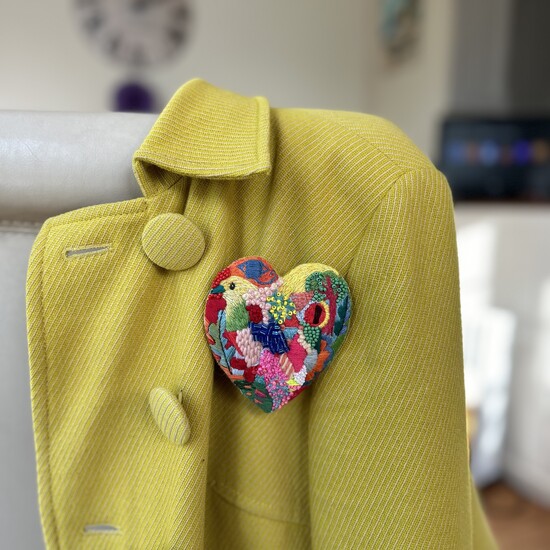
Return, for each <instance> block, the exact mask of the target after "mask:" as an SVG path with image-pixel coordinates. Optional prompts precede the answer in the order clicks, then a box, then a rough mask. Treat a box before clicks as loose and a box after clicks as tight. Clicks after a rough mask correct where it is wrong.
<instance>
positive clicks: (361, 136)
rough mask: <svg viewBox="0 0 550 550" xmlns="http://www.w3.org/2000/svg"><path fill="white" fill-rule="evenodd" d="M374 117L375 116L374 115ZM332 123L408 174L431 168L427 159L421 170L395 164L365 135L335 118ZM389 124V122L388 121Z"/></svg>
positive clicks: (393, 160)
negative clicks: (353, 135) (359, 139)
mask: <svg viewBox="0 0 550 550" xmlns="http://www.w3.org/2000/svg"><path fill="white" fill-rule="evenodd" d="M374 116H376V115H374ZM378 118H382V117H378ZM331 120H332V122H333V123H334V124H337V125H338V126H340V127H341V128H344V130H346V131H347V132H351V133H353V134H355V135H356V136H357V137H359V138H361V139H362V140H364V141H365V142H366V143H368V144H369V145H370V147H371V148H372V149H374V150H376V151H378V152H379V153H380V154H381V155H383V156H384V157H386V158H387V159H388V160H389V161H390V162H391V163H392V164H393V165H394V166H395V167H396V168H401V169H404V170H405V171H406V172H409V171H413V170H426V169H430V168H431V166H430V164H429V162H430V161H429V159H428V160H427V162H426V166H424V167H422V168H411V167H405V166H402V165H401V164H399V163H397V162H396V161H395V159H392V158H391V157H390V156H388V154H387V153H386V152H385V151H383V150H382V149H380V147H379V146H378V145H376V144H375V143H374V142H372V141H371V140H370V139H369V138H368V137H366V136H365V135H363V134H362V133H360V132H358V131H357V130H356V129H353V128H348V127H347V126H346V125H345V124H343V123H342V122H340V121H339V120H338V119H336V118H333V119H331ZM390 122H391V121H390Z"/></svg>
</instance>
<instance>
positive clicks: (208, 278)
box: [27, 78, 495, 550]
mask: <svg viewBox="0 0 550 550" xmlns="http://www.w3.org/2000/svg"><path fill="white" fill-rule="evenodd" d="M133 167H134V172H135V174H136V178H137V180H138V183H139V185H140V187H141V189H142V191H143V197H139V198H137V199H133V200H128V201H122V202H117V203H111V204H99V205H94V206H90V207H86V208H81V209H78V210H74V211H71V212H67V213H64V214H61V215H59V216H55V217H52V218H49V219H48V220H46V222H45V223H44V225H43V226H42V228H41V230H40V232H39V234H38V236H37V238H36V241H35V243H34V245H33V249H32V252H31V257H30V260H29V267H28V278H27V328H28V340H29V357H30V376H31V392H32V408H33V422H34V430H35V445H36V454H37V463H38V484H39V499H40V512H41V519H42V525H43V531H44V535H45V540H46V543H47V546H48V548H49V549H56V548H62V549H70V550H72V549H76V548H90V549H92V548H93V549H96V548H97V549H100V548H102V549H103V548H105V549H111V548H112V549H118V548H124V549H127V548H132V549H136V548H139V549H141V548H143V549H152V548H184V549H195V548H196V549H200V548H207V549H239V550H241V549H244V550H246V549H256V548H257V549H262V550H263V549H282V548H284V549H285V550H290V549H309V548H312V549H330V550H332V549H340V548H342V549H347V548H357V549H386V548H387V549H412V548H419V549H420V548H422V549H426V548H434V549H447V548H449V549H472V548H475V549H489V548H494V547H495V546H494V542H493V539H492V537H491V534H490V532H489V530H488V528H487V524H486V521H485V518H484V515H483V512H482V510H481V508H480V504H479V501H478V499H477V494H476V492H475V488H474V487H473V485H472V482H471V476H470V472H469V468H468V451H467V440H466V427H465V404H464V384H463V363H462V361H463V359H462V341H461V321H460V303H459V281H458V266H457V250H456V236H455V226H454V217H453V204H452V197H451V194H450V190H449V187H448V184H447V182H446V180H445V178H444V177H443V175H442V174H441V173H440V172H438V171H437V170H436V169H435V167H434V166H433V165H432V164H431V163H430V161H429V160H428V159H427V158H426V157H425V156H424V155H423V154H422V153H421V151H420V150H419V149H418V148H417V147H416V146H415V145H414V144H413V143H412V142H411V141H410V140H409V139H408V138H407V136H405V135H404V134H403V133H402V132H401V131H400V130H399V129H398V128H397V127H395V126H394V125H393V124H392V123H390V122H388V121H386V120H384V119H382V118H379V117H376V116H372V115H368V114H364V113H354V112H345V111H330V110H321V109H301V108H300V109H290V108H274V107H270V106H269V104H268V102H267V100H266V99H265V98H262V97H256V98H252V97H244V96H241V95H238V94H236V93H233V92H231V91H228V90H223V89H220V88H218V87H216V86H214V85H212V84H210V83H208V82H206V81H204V80H202V79H198V78H195V79H192V80H190V81H189V82H187V83H185V84H184V85H183V86H181V87H180V88H179V89H178V90H177V91H176V93H175V94H174V96H173V97H172V98H171V100H170V101H169V103H168V104H167V106H166V108H165V109H164V111H163V112H162V113H161V115H160V116H159V118H158V120H157V122H156V123H155V125H154V127H153V128H152V129H151V132H150V133H149V135H148V136H147V138H146V139H145V140H144V142H143V144H142V145H141V147H140V148H139V149H138V150H137V151H136V153H135V155H134V159H133ZM165 213H177V214H181V215H184V216H185V217H186V218H188V219H189V220H191V221H192V222H193V223H194V224H195V225H196V226H197V227H198V228H199V229H200V231H201V232H202V233H203V236H204V247H205V248H204V254H203V255H202V257H201V258H200V260H199V261H198V262H197V263H196V264H194V265H193V266H192V267H190V268H189V269H183V270H179V271H173V270H167V269H164V268H162V267H159V265H156V264H155V263H154V262H152V261H151V259H150V258H149V257H148V256H147V255H146V254H145V252H144V250H143V248H142V244H141V237H142V233H143V230H144V228H145V226H146V224H147V222H148V221H149V220H151V219H153V218H154V217H155V216H158V215H160V214H165ZM177 226H178V224H176V227H177ZM167 231H169V229H168V227H165V226H164V225H163V231H162V233H163V237H162V238H163V242H164V243H169V239H168V238H167V233H166V232H167ZM178 243H179V241H178V235H177V232H175V234H174V246H175V247H177V246H179V244H178ZM190 246H192V243H191V244H190ZM86 247H91V248H97V247H102V248H101V249H100V251H96V252H94V251H93V250H92V251H90V252H89V253H87V254H71V253H70V251H71V250H74V249H79V248H80V249H82V248H86ZM153 248H154V247H153ZM163 250H164V248H163ZM163 254H164V253H163ZM244 256H261V257H264V258H269V260H270V262H272V263H273V265H276V266H277V270H278V271H279V272H280V273H287V272H288V271H290V270H291V269H292V268H293V267H295V266H297V265H299V264H303V263H315V262H318V263H323V264H326V265H329V266H331V267H333V268H334V269H335V270H337V271H338V273H340V274H341V276H342V277H344V278H345V280H346V281H347V283H348V285H349V289H350V295H351V298H352V300H353V310H354V311H353V319H352V322H351V323H350V325H349V330H348V333H347V335H346V338H345V339H344V341H343V343H342V345H341V347H340V348H339V350H338V353H337V354H336V355H335V357H334V359H333V361H332V363H331V365H330V368H328V369H327V370H326V371H325V372H323V373H322V374H321V375H320V376H319V378H318V379H317V380H316V381H315V384H313V385H312V386H311V388H309V389H308V390H307V391H305V392H303V393H302V394H301V395H300V396H298V397H297V398H296V399H293V400H292V402H290V403H288V404H287V405H285V406H284V407H283V408H282V409H280V410H278V411H277V412H275V413H272V414H265V413H264V412H263V411H262V410H260V409H259V408H258V407H257V406H256V405H255V404H254V403H252V402H250V401H248V400H247V399H243V396H242V395H241V393H240V392H239V390H238V389H237V388H236V387H234V386H233V385H232V384H231V382H230V381H229V380H228V379H227V378H226V377H225V376H224V374H223V373H222V372H221V370H220V369H219V368H218V367H217V366H216V365H215V362H214V360H213V357H212V354H211V352H210V349H209V346H208V343H207V341H206V338H205V334H204V328H203V313H204V304H205V301H206V297H207V295H208V293H209V291H210V288H211V283H212V280H213V278H214V277H215V275H216V273H218V272H219V271H220V270H221V269H222V268H223V267H224V266H227V265H229V264H230V263H231V262H232V261H234V260H235V259H237V258H241V257H244ZM166 257H170V258H172V256H170V255H168V256H166ZM155 387H159V388H164V389H166V390H168V391H169V392H171V393H173V394H174V395H178V396H179V398H180V399H181V403H182V404H183V407H184V409H185V412H186V415H187V418H188V420H189V427H190V437H189V439H188V440H187V442H186V443H185V444H184V445H175V444H174V443H172V442H171V441H169V440H168V438H167V437H165V436H164V435H163V433H162V432H161V430H160V429H159V427H158V426H157V424H156V422H155V419H154V418H153V415H152V413H151V410H150V409H149V405H148V399H149V394H150V392H151V390H152V389H153V388H155ZM105 524H106V525H111V526H113V527H114V528H113V529H108V530H104V531H102V530H101V529H97V528H96V529H94V528H90V527H89V526H94V525H96V526H97V525H105ZM87 526H88V528H87Z"/></svg>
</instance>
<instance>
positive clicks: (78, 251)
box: [65, 244, 111, 258]
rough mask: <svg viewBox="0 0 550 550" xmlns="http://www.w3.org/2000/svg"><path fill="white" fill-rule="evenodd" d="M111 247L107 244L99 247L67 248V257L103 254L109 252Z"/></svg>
mask: <svg viewBox="0 0 550 550" xmlns="http://www.w3.org/2000/svg"><path fill="white" fill-rule="evenodd" d="M110 246H111V245H110V244H106V245H99V246H86V247H81V248H66V249H65V257H67V258H70V257H71V256H88V255H90V254H101V253H104V252H107V251H108V250H109V248H110Z"/></svg>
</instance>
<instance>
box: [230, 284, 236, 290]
mask: <svg viewBox="0 0 550 550" xmlns="http://www.w3.org/2000/svg"><path fill="white" fill-rule="evenodd" d="M235 286H237V285H235V283H229V288H230V289H231V290H235Z"/></svg>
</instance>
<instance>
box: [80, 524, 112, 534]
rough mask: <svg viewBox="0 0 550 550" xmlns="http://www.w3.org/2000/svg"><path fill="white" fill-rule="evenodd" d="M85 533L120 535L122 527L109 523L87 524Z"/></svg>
mask: <svg viewBox="0 0 550 550" xmlns="http://www.w3.org/2000/svg"><path fill="white" fill-rule="evenodd" d="M84 533H90V534H102V535H118V534H120V529H119V528H118V527H116V526H115V525H109V524H108V523H97V524H95V525H85V526H84Z"/></svg>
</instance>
